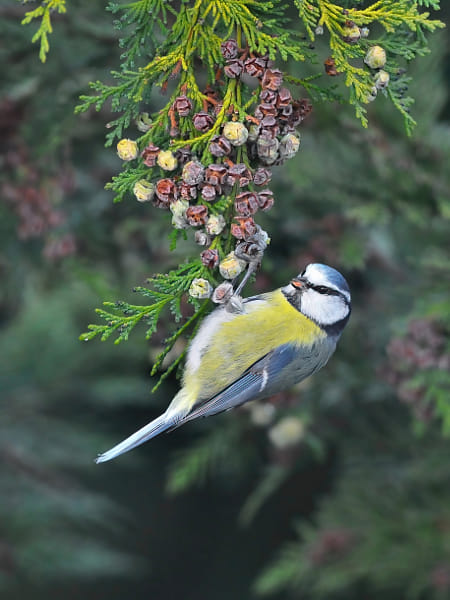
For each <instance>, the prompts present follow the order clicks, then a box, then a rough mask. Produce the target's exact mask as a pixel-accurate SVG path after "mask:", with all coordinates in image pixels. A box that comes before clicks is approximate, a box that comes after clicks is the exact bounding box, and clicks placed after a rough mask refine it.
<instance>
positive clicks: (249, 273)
mask: <svg viewBox="0 0 450 600" xmlns="http://www.w3.org/2000/svg"><path fill="white" fill-rule="evenodd" d="M258 265H259V261H258V262H256V261H252V262H249V263H248V267H247V272H246V274H245V275H244V277H243V278H242V281H241V283H240V284H239V285H238V287H237V288H236V290H235V292H234V294H233V295H234V296H240V294H241V292H242V290H243V289H244V287H245V284H246V283H247V281H248V280H249V279H250V277H251V276H252V275H253V273H255V272H256V269H257V268H258Z"/></svg>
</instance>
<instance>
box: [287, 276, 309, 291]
mask: <svg viewBox="0 0 450 600" xmlns="http://www.w3.org/2000/svg"><path fill="white" fill-rule="evenodd" d="M291 285H293V286H294V287H295V288H297V289H298V290H302V289H304V288H305V287H306V281H305V279H303V277H294V278H293V279H291Z"/></svg>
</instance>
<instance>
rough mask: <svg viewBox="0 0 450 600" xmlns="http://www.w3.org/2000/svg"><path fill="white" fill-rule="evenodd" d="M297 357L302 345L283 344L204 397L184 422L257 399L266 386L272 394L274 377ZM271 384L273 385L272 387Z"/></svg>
mask: <svg viewBox="0 0 450 600" xmlns="http://www.w3.org/2000/svg"><path fill="white" fill-rule="evenodd" d="M296 357H298V348H295V346H293V345H291V344H283V345H282V346H280V347H279V348H276V349H275V350H272V351H271V352H269V353H268V354H266V355H265V356H264V357H263V358H261V359H260V360H258V361H257V362H256V363H254V364H253V365H252V366H251V367H250V368H249V369H247V371H245V373H243V375H242V377H240V378H239V379H238V380H236V381H235V382H234V383H232V384H231V385H230V386H228V387H227V388H226V389H224V390H223V391H221V392H219V393H218V394H217V395H216V396H214V397H213V398H210V399H209V400H206V401H204V402H203V403H202V404H200V406H197V407H195V408H194V409H193V410H192V412H190V413H189V415H187V416H186V417H185V418H184V419H182V422H183V423H184V422H185V421H190V420H192V419H196V418H197V417H209V416H210V415H216V414H217V413H220V412H223V411H224V410H229V409H230V408H234V407H236V406H239V405H240V404H243V403H244V402H247V401H248V400H254V399H255V398H257V397H258V396H261V395H264V392H265V390H267V395H270V394H271V393H273V392H271V391H269V389H270V388H271V387H272V385H273V383H274V379H277V378H278V377H279V376H280V373H281V371H282V370H283V369H284V368H285V367H287V366H288V365H289V364H290V363H291V362H292V361H293V360H294V359H295V358H296ZM269 384H272V385H270V387H269ZM180 425H181V423H180Z"/></svg>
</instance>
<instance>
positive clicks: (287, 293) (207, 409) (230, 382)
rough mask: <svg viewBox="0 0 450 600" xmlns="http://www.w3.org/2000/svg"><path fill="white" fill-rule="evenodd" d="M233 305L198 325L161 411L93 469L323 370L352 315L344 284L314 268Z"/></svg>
mask: <svg viewBox="0 0 450 600" xmlns="http://www.w3.org/2000/svg"><path fill="white" fill-rule="evenodd" d="M232 300H233V301H228V302H227V303H226V304H223V305H221V306H219V307H218V308H216V309H215V310H213V311H212V312H211V313H210V314H209V315H208V316H207V317H205V319H204V320H203V322H202V324H201V326H200V327H199V330H198V332H197V333H196V335H195V337H194V338H193V340H192V342H191V343H190V346H189V348H188V352H187V358H186V365H185V369H184V374H183V379H182V387H181V389H180V391H179V392H178V393H177V394H176V395H175V396H174V398H173V399H172V401H171V402H170V404H169V406H168V408H167V410H166V411H165V412H164V413H163V414H162V415H160V416H159V417H157V418H156V419H154V420H153V421H151V422H150V423H148V424H147V425H145V426H144V427H142V428H141V429H139V430H138V431H136V432H135V433H133V434H132V435H131V436H129V437H128V438H126V439H125V440H124V441H122V442H120V443H119V444H117V445H116V446H114V447H113V448H111V449H110V450H108V451H107V452H104V453H103V454H99V455H98V457H97V458H96V459H95V462H97V463H103V462H106V461H109V460H111V459H113V458H116V457H117V456H119V455H121V454H124V453H125V452H128V451H129V450H132V449H133V448H136V447H137V446H140V445H141V444H143V443H144V442H146V441H148V440H150V439H152V438H154V437H155V436H157V435H159V434H160V433H162V432H164V431H166V432H167V431H171V430H173V429H175V428H177V427H179V426H180V425H183V424H184V423H187V422H188V421H192V420H193V419H197V418H199V417H208V416H211V415H215V414H218V413H221V412H223V411H226V410H229V409H231V408H234V407H237V406H240V405H241V404H244V403H245V402H249V401H251V400H262V399H263V398H267V397H269V396H271V395H273V394H275V393H277V392H279V391H282V390H284V389H288V388H290V387H292V386H293V385H294V384H296V383H299V382H300V381H303V380H304V379H306V378H307V377H309V376H310V375H312V374H313V373H315V372H317V371H318V370H319V369H321V368H322V367H323V366H324V365H325V364H326V363H327V362H328V360H329V358H330V357H331V355H332V354H333V353H334V351H335V349H336V344H337V342H338V340H339V338H340V336H341V334H342V332H343V330H344V328H345V326H346V324H347V322H348V320H349V317H350V313H351V296H350V289H349V286H348V284H347V282H346V280H345V278H344V277H343V276H342V275H341V273H340V272H339V271H337V270H336V269H334V268H333V267H330V266H327V265H324V264H320V263H311V264H309V265H308V266H307V267H306V268H305V269H304V271H303V272H302V273H300V274H299V275H298V276H296V277H293V278H292V279H291V281H290V282H289V283H288V285H286V286H284V287H281V288H278V289H276V290H274V291H272V292H267V293H263V294H259V295H257V296H250V297H248V298H240V296H235V295H234V296H232Z"/></svg>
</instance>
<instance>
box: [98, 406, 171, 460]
mask: <svg viewBox="0 0 450 600" xmlns="http://www.w3.org/2000/svg"><path fill="white" fill-rule="evenodd" d="M173 426H174V419H171V418H168V417H167V415H166V413H164V414H162V415H161V416H159V417H158V418H157V419H155V420H154V421H151V422H150V423H148V424H147V425H145V426H144V427H142V428H141V429H139V430H138V431H136V432H135V433H133V434H132V435H130V437H127V438H126V439H125V440H123V442H120V444H117V446H114V448H111V450H108V451H107V452H104V453H103V454H99V455H98V457H97V458H96V459H95V462H96V463H97V464H98V463H102V462H106V461H108V460H112V459H113V458H116V457H117V456H120V455H121V454H124V453H125V452H128V450H132V449H133V448H136V446H140V445H141V444H143V443H144V442H147V441H148V440H151V439H152V438H154V437H155V436H157V435H159V434H160V433H162V432H163V431H166V430H167V429H170V428H171V427H173Z"/></svg>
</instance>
